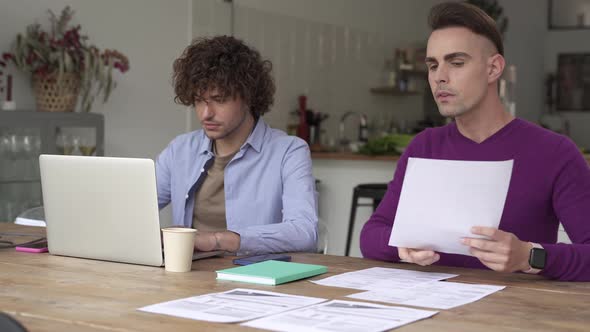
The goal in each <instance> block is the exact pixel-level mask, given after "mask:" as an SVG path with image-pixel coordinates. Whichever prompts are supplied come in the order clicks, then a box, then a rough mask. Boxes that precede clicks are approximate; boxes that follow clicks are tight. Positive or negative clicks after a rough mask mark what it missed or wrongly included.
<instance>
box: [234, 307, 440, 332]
mask: <svg viewBox="0 0 590 332" xmlns="http://www.w3.org/2000/svg"><path fill="white" fill-rule="evenodd" d="M436 313H437V311H429V310H418V309H410V308H402V307H393V306H384V305H379V304H372V303H365V302H351V301H339V300H334V301H330V302H326V303H322V304H318V305H314V306H311V307H305V308H302V309H297V310H293V311H289V312H285V313H282V314H278V315H274V316H270V317H265V318H261V319H257V320H253V321H251V322H247V323H243V324H242V325H245V326H250V327H256V328H260V329H266V330H272V331H293V332H299V331H309V332H323V331H325V332H334V331H346V332H355V331H359V332H378V331H386V330H390V329H393V328H396V327H399V326H402V325H406V324H409V323H412V322H415V321H417V320H420V319H425V318H428V317H431V316H433V315H435V314H436Z"/></svg>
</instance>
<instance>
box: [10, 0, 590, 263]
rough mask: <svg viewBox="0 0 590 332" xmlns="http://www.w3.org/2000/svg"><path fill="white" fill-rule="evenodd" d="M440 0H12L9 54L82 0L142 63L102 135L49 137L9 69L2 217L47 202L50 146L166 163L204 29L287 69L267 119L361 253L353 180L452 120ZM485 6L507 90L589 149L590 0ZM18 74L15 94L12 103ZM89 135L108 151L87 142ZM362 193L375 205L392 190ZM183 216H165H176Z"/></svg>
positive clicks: (387, 175)
mask: <svg viewBox="0 0 590 332" xmlns="http://www.w3.org/2000/svg"><path fill="white" fill-rule="evenodd" d="M440 2H442V1H438V0H362V1H361V0H233V1H225V0H168V1H160V0H101V1H84V0H70V1H66V0H53V1H42V0H19V1H12V0H0V25H1V26H2V29H1V30H0V52H4V51H9V50H10V48H11V43H12V42H13V40H14V36H15V35H16V34H17V33H21V32H23V31H24V30H25V28H26V26H27V25H28V24H30V23H32V22H35V21H38V22H40V23H43V22H45V21H46V18H47V10H48V9H51V10H53V11H54V12H56V13H57V12H60V11H61V10H62V9H63V8H64V7H65V6H67V5H69V6H71V7H72V9H73V10H74V11H75V12H76V16H75V19H74V23H77V24H81V25H82V26H83V30H84V33H85V34H87V35H89V37H90V38H91V39H92V42H93V43H94V44H96V45H98V46H108V47H109V48H113V49H117V50H119V51H121V52H123V53H124V54H125V55H126V56H127V57H128V58H129V62H130V64H131V70H130V71H129V72H128V73H126V74H125V75H120V76H118V77H117V88H116V89H115V90H114V91H113V93H112V95H111V96H110V99H109V101H108V102H107V103H104V104H103V103H101V102H100V101H99V102H97V103H95V105H94V106H93V108H92V112H91V113H90V114H92V115H102V117H100V119H85V120H84V121H87V123H86V124H85V125H84V126H87V127H90V128H92V129H93V130H94V132H91V133H90V134H88V133H87V132H86V131H83V130H82V131H80V130H77V129H76V128H73V129H68V130H65V129H63V130H62V127H59V126H57V127H55V128H54V127H52V129H51V132H50V133H49V134H47V135H44V134H43V133H42V130H40V129H35V128H32V129H31V128H26V127H27V126H26V125H25V126H23V125H15V123H16V122H15V121H14V120H11V121H8V120H9V116H7V115H6V114H7V113H6V112H21V111H35V110H36V103H35V96H34V93H33V91H32V89H31V87H30V76H27V75H26V74H24V73H22V72H19V71H18V70H16V69H15V68H14V67H10V66H8V67H6V68H2V69H1V70H2V71H4V75H3V76H2V77H3V83H4V89H3V92H2V93H1V94H0V105H7V107H6V108H8V109H10V108H15V109H16V110H14V111H10V110H6V111H0V148H1V149H0V150H1V151H0V152H2V156H0V167H1V168H0V220H4V221H11V220H14V218H15V216H16V215H18V214H19V213H20V212H21V211H22V210H25V209H27V208H30V207H34V206H36V205H40V204H42V202H41V198H40V193H39V183H38V166H35V164H34V163H35V159H36V157H37V155H38V154H39V153H40V152H42V151H53V150H51V149H54V150H55V151H57V152H58V153H74V154H90V155H92V154H97V155H103V154H104V155H107V156H124V157H148V158H155V157H156V156H157V154H158V153H159V152H160V151H161V150H162V149H163V148H164V147H165V146H166V144H167V143H168V142H169V141H170V140H171V139H172V138H173V137H175V136H176V135H178V134H180V133H182V132H186V131H191V130H194V129H197V128H199V123H198V121H197V120H196V118H195V116H194V111H193V110H191V109H186V108H185V107H182V106H180V105H176V104H174V103H173V91H172V87H171V84H170V82H171V67H172V62H173V60H174V59H175V58H177V57H178V56H179V55H180V52H181V51H182V50H183V49H184V47H185V46H186V45H187V44H188V43H189V42H190V41H191V40H192V39H193V38H196V37H199V36H213V35H219V34H233V35H235V36H236V37H238V38H241V39H243V40H245V41H246V42H247V43H249V44H250V45H252V46H254V47H255V48H257V49H258V50H259V51H260V53H261V54H262V55H263V57H266V58H268V59H270V60H271V61H272V63H273V65H274V77H275V80H276V84H277V93H276V96H275V104H274V106H273V109H272V111H271V112H270V113H268V114H267V115H265V121H266V122H267V123H269V124H270V125H271V126H273V127H276V128H280V129H283V130H285V131H288V132H290V133H292V134H299V135H300V136H303V137H304V138H305V139H307V140H308V141H309V143H310V146H311V147H312V150H313V154H312V157H313V159H314V175H315V176H316V177H317V178H318V180H320V182H319V185H318V190H319V192H320V219H321V232H322V243H323V244H322V245H323V246H324V248H327V252H328V253H331V254H338V255H341V254H345V253H346V251H348V250H347V249H346V247H347V246H348V243H347V238H348V234H349V225H350V224H351V220H352V223H353V227H352V229H351V232H350V234H351V236H350V237H351V241H350V243H351V247H352V248H351V249H350V254H351V255H356V256H358V255H359V251H358V232H359V230H360V229H361V227H362V223H363V222H364V221H365V220H366V219H367V218H368V216H369V215H370V213H371V208H362V207H359V209H358V210H356V211H355V212H354V213H353V216H352V217H351V216H350V209H351V205H349V204H350V202H351V198H352V197H353V196H352V195H353V189H354V188H355V187H356V186H358V185H359V184H367V183H377V184H384V183H387V182H388V181H389V180H390V179H391V178H392V175H393V172H394V170H395V162H396V160H397V157H396V155H398V154H399V153H400V152H401V151H403V148H404V146H405V145H406V144H407V142H408V141H409V139H411V136H408V135H413V134H415V133H417V132H419V131H420V130H422V129H424V128H425V127H429V126H436V125H441V124H444V123H445V120H444V119H442V118H441V117H440V116H439V115H438V111H437V109H436V105H435V104H434V102H433V100H432V97H431V95H430V91H429V88H428V83H427V80H426V78H427V77H426V71H425V67H424V65H423V62H422V60H423V58H424V55H425V46H426V40H427V38H428V35H429V28H428V26H427V23H426V18H427V14H428V11H429V9H430V7H431V6H432V5H434V4H436V3H440ZM472 2H475V3H477V4H479V5H480V6H487V8H488V9H490V8H491V9H492V10H495V11H496V13H497V10H498V9H501V10H502V13H501V14H500V15H499V17H498V20H499V22H504V21H506V22H507V26H506V30H505V33H504V39H505V49H506V52H505V56H506V60H507V64H508V66H507V70H506V73H505V76H504V82H503V84H502V87H501V90H502V95H503V96H504V101H505V103H506V105H507V107H508V108H509V109H510V110H511V111H512V112H515V114H516V115H517V116H519V117H522V118H524V119H526V120H529V121H533V122H536V123H539V124H541V125H543V126H545V127H548V128H550V129H552V130H555V131H558V132H561V133H563V134H566V135H569V136H570V137H571V138H572V139H573V140H574V141H575V142H576V143H577V144H578V146H580V148H581V150H585V148H587V147H590V130H588V128H589V127H590V112H589V111H590V43H589V42H588V40H590V30H589V28H590V0H559V1H550V0H516V1H509V0H498V1H472ZM7 74H10V76H11V82H10V83H11V87H10V94H11V95H10V98H9V99H10V100H11V101H14V103H4V101H6V100H7V87H6V83H7V80H6V78H7ZM13 106H14V107H13ZM2 119H4V120H2ZM95 120H96V121H98V122H100V121H103V122H104V123H103V124H96V123H95V122H94V121H95ZM68 121H69V120H68ZM80 121H82V120H80ZM98 122H97V123H98ZM102 125H104V132H102V131H101V130H102ZM20 127H25V129H23V128H20ZM63 128H66V126H65V125H63ZM66 131H67V132H68V133H65V132H66ZM88 136H90V137H88ZM48 137H49V138H48ZM43 140H50V141H51V142H45V143H44V142H43ZM86 140H90V141H92V143H91V145H92V147H94V149H95V150H96V151H94V150H93V151H92V152H91V153H88V151H87V150H84V149H80V147H86V146H87V144H86V145H84V144H81V141H86ZM64 147H66V148H68V147H70V148H71V151H67V149H64ZM76 147H77V149H76ZM60 149H61V150H60ZM83 152H84V153H83ZM19 162H20V164H19ZM31 163H32V164H31ZM15 169H17V170H18V171H21V172H22V170H23V169H25V170H26V171H25V172H26V174H27V175H26V176H24V177H22V179H20V180H19V179H17V178H15V177H14V176H12V175H11V174H14V172H15ZM23 179H25V180H27V181H28V182H23V181H22V180H23ZM26 183H28V184H26ZM27 186H28V187H27ZM17 201H18V202H17ZM359 202H360V204H362V203H368V204H369V205H372V203H374V202H378V198H377V199H376V201H375V199H374V198H365V199H364V200H363V199H361V200H360V201H359ZM353 203H354V202H353ZM169 220H170V217H169V213H168V212H167V211H165V212H164V213H163V214H162V221H163V223H168V222H169Z"/></svg>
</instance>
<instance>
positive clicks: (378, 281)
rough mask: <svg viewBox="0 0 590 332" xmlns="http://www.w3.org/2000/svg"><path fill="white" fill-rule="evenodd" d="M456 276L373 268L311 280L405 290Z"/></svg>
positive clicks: (323, 283)
mask: <svg viewBox="0 0 590 332" xmlns="http://www.w3.org/2000/svg"><path fill="white" fill-rule="evenodd" d="M456 276H457V275H456V274H448V273H432V272H420V271H412V270H403V269H392V268H384V267H373V268H370V269H364V270H359V271H353V272H346V273H342V274H338V275H335V276H331V277H328V278H324V279H321V280H311V282H313V283H316V284H318V285H323V286H331V287H343V288H353V289H362V290H381V289H405V288H409V287H413V286H415V285H417V284H421V283H426V282H432V281H437V280H444V279H449V278H453V277H456Z"/></svg>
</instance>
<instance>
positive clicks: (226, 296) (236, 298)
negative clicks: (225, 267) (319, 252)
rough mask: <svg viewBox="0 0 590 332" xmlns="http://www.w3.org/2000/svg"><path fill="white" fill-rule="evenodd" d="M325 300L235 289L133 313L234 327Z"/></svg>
mask: <svg viewBox="0 0 590 332" xmlns="http://www.w3.org/2000/svg"><path fill="white" fill-rule="evenodd" d="M324 301H326V299H321V298H315V297H307V296H297V295H289V294H281V293H275V292H265V291H260V290H253V289H243V288H236V289H233V290H230V291H227V292H223V293H212V294H205V295H200V296H194V297H188V298H184V299H179V300H174V301H169V302H163V303H158V304H154V305H149V306H147V307H143V308H139V309H137V310H140V311H146V312H151V313H156V314H164V315H170V316H176V317H183V318H190V319H196V320H205V321H209V322H217V323H234V322H242V321H246V320H250V319H255V318H260V317H264V316H268V315H272V314H277V313H281V312H283V311H287V310H292V309H297V308H300V307H304V306H308V305H312V304H317V303H321V302H324Z"/></svg>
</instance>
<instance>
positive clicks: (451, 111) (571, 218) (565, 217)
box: [360, 2, 590, 281]
mask: <svg viewBox="0 0 590 332" xmlns="http://www.w3.org/2000/svg"><path fill="white" fill-rule="evenodd" d="M429 23H430V26H431V28H432V33H431V35H430V38H429V40H428V46H427V57H426V64H427V66H428V80H429V83H430V87H431V90H432V94H433V95H434V97H435V99H436V103H437V105H438V108H439V111H440V113H441V114H442V115H443V116H445V117H451V118H454V119H455V121H454V122H453V123H451V124H448V125H446V126H444V127H439V128H431V129H427V130H425V131H423V132H422V133H420V134H419V135H417V136H416V138H415V139H414V140H413V141H412V143H411V144H410V145H409V146H408V148H407V149H406V151H405V152H404V154H403V155H402V156H401V158H400V160H399V162H398V164H397V169H396V171H395V175H394V178H393V181H391V182H390V183H389V187H388V189H387V193H386V194H385V197H384V198H383V200H382V202H381V204H380V205H379V207H378V208H377V210H376V211H375V212H374V213H373V215H372V216H371V218H370V219H369V221H368V222H367V223H366V224H365V226H364V228H363V230H362V233H361V240H360V246H361V251H362V253H363V255H364V257H367V258H372V259H379V260H385V261H399V260H403V261H405V262H410V263H416V264H419V265H430V264H440V265H449V266H460V267H473V268H485V267H487V268H490V269H492V270H495V271H502V272H516V271H522V272H527V273H539V274H541V275H543V276H545V277H547V278H551V279H559V280H576V281H588V280H590V220H589V217H590V169H589V167H588V165H587V163H586V160H585V159H584V158H583V156H582V155H581V154H580V152H579V151H578V149H577V147H576V145H575V144H574V143H573V142H572V141H571V140H570V139H568V138H567V137H565V136H561V135H558V134H556V133H553V132H550V131H548V130H545V129H542V128H540V127H538V126H537V125H534V124H532V123H529V122H526V121H524V120H521V119H518V118H514V117H513V116H512V115H510V114H509V113H508V112H506V110H505V109H504V107H503V105H502V103H501V100H500V98H499V96H498V80H499V78H500V76H501V74H502V71H503V70H504V65H505V62H504V57H503V45H502V38H501V36H500V33H499V32H498V30H497V28H496V25H495V23H494V21H493V20H492V19H491V18H490V17H489V16H488V15H486V14H485V13H484V12H483V11H482V10H480V9H478V8H477V7H474V6H471V5H468V4H465V3H458V2H455V3H444V4H440V5H437V6H435V7H433V8H432V10H431V13H430V17H429ZM409 157H419V158H432V159H447V160H473V161H501V160H510V159H513V160H514V167H513V170H512V177H511V180H510V186H509V189H508V195H507V197H506V203H505V206H504V211H503V214H502V218H501V221H500V225H499V229H495V228H488V227H474V228H473V229H472V233H473V234H477V235H483V236H484V237H485V238H483V239H481V238H469V237H468V238H464V239H463V240H462V242H463V244H464V245H466V246H469V247H470V251H471V253H472V254H473V256H474V257H471V256H465V255H456V254H445V253H436V252H433V251H430V250H421V249H411V248H396V247H390V246H389V245H388V242H389V237H390V234H391V230H392V227H393V224H394V217H395V213H396V209H397V205H398V201H399V198H400V192H401V188H402V184H403V179H404V174H405V171H406V164H407V161H408V158H409ZM425 208H428V207H427V206H425ZM560 222H561V223H562V224H563V226H564V227H565V230H566V231H567V233H568V235H569V237H570V238H571V240H572V242H573V244H563V243H556V242H557V232H558V227H559V223H560ZM425 231H428V230H425Z"/></svg>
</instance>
